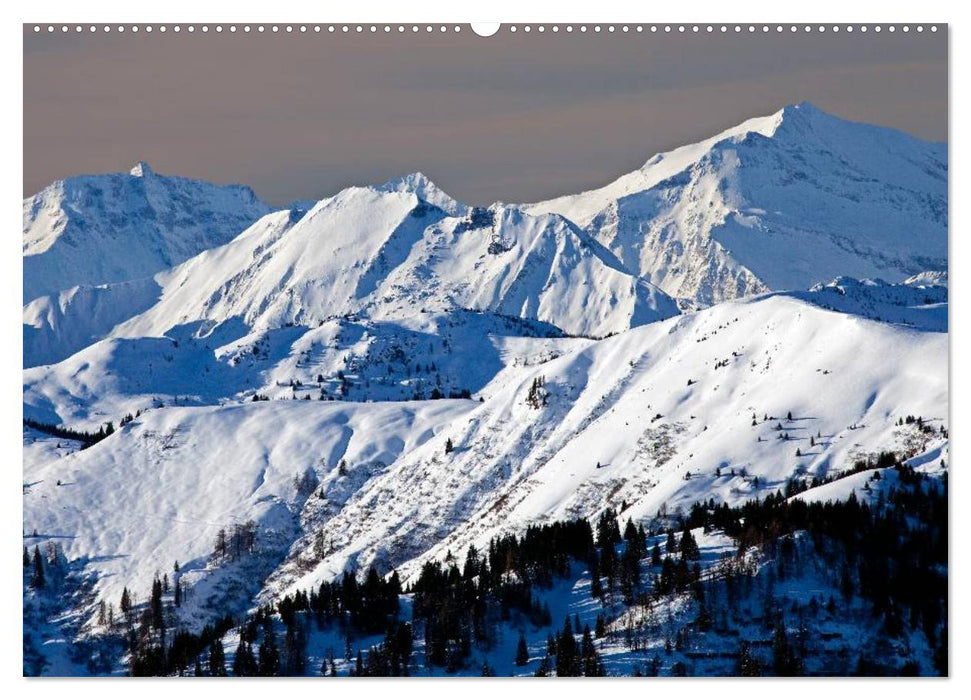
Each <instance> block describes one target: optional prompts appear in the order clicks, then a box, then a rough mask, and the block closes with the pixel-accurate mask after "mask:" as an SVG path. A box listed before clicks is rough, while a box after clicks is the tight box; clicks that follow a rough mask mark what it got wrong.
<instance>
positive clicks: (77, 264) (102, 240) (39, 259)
mask: <svg viewBox="0 0 971 700" xmlns="http://www.w3.org/2000/svg"><path fill="white" fill-rule="evenodd" d="M269 211H270V208H269V207H268V206H266V205H265V204H263V203H262V202H260V201H259V200H258V199H257V198H256V195H255V194H253V191H252V190H251V189H249V188H248V187H244V186H241V185H229V186H225V187H220V186H216V185H212V184H209V183H207V182H201V181H198V180H188V179H185V178H181V177H170V176H166V175H158V174H156V173H155V172H153V171H152V170H151V168H149V166H148V165H147V164H146V163H138V164H137V165H136V166H135V167H134V168H132V170H131V172H130V173H128V174H113V175H80V176H77V177H70V178H67V179H66V180H60V181H58V182H55V183H53V184H51V185H49V186H48V187H45V188H44V189H43V190H41V191H40V192H38V193H37V194H35V195H34V196H32V197H28V198H27V199H25V200H24V230H23V251H24V303H25V304H26V303H28V302H31V301H33V300H34V299H36V298H38V297H40V296H46V295H50V294H58V293H59V292H61V291H63V290H68V289H71V288H72V287H76V286H78V285H85V286H97V285H102V284H107V283H110V282H124V281H128V280H133V279H138V278H142V277H149V276H151V275H153V274H155V273H156V272H159V271H160V270H164V269H166V268H168V267H171V266H173V265H176V264H178V263H181V262H183V261H184V260H187V259H188V258H190V257H192V256H194V255H196V254H198V253H201V252H202V251H203V250H207V249H209V248H212V247H214V246H217V245H221V244H223V243H226V242H227V241H229V240H231V239H232V238H234V237H235V236H236V235H237V234H238V233H239V232H240V231H242V230H243V229H245V228H246V227H247V226H249V225H250V224H251V223H253V222H254V221H255V220H256V219H258V218H260V217H261V216H263V215H264V214H266V213H267V212H269Z"/></svg>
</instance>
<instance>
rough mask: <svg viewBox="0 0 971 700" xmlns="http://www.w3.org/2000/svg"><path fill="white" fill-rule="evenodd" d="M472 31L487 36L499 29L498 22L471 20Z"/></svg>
mask: <svg viewBox="0 0 971 700" xmlns="http://www.w3.org/2000/svg"><path fill="white" fill-rule="evenodd" d="M471 26H472V31H473V32H474V33H475V34H476V35H477V36H484V37H489V36H492V35H493V34H495V33H496V32H498V31H499V27H500V26H502V25H500V24H499V22H473V23H472V25H471Z"/></svg>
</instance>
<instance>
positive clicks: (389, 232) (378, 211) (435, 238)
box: [24, 178, 678, 366]
mask: <svg viewBox="0 0 971 700" xmlns="http://www.w3.org/2000/svg"><path fill="white" fill-rule="evenodd" d="M401 182H402V183H404V184H405V185H407V186H404V185H403V186H401V187H398V186H397V185H388V186H382V187H380V188H359V187H354V188H349V189H347V190H344V191H342V192H340V193H338V194H337V195H335V196H334V197H331V198H328V199H325V200H322V201H321V202H319V203H318V204H317V205H315V206H314V207H313V208H311V209H310V210H309V211H306V212H303V211H299V210H291V211H280V212H274V213H272V214H268V215H266V216H264V217H263V218H261V219H260V220H259V221H257V222H255V223H254V224H253V225H252V226H250V227H249V228H248V229H247V230H246V231H244V232H242V233H241V234H240V235H239V236H238V237H237V238H235V239H234V240H233V241H231V242H229V243H227V244H225V245H223V246H220V247H218V248H214V249H212V250H207V251H204V252H202V253H200V254H199V255H197V256H195V257H193V258H191V259H190V260H188V261H186V262H185V263H183V264H181V265H179V266H177V267H175V268H172V269H170V270H166V271H163V272H160V273H158V274H156V275H155V277H154V281H152V280H146V281H144V282H139V283H137V285H138V288H139V290H143V291H144V294H138V295H134V296H132V297H131V298H130V299H127V300H126V301H124V302H122V303H121V304H115V303H114V302H112V301H109V300H114V299H117V298H119V297H126V298H128V297H129V291H128V288H120V289H118V290H117V291H116V292H115V291H112V290H111V289H110V287H109V288H98V289H96V290H83V291H77V290H76V291H71V292H67V293H62V294H60V295H57V296H56V298H55V297H54V296H52V297H45V298H44V299H43V300H38V301H35V302H33V303H32V304H30V305H28V306H27V307H26V308H25V310H24V324H25V348H26V349H25V364H26V365H27V366H33V365H37V364H42V363H50V362H53V361H57V360H61V359H64V358H66V357H68V356H69V355H70V354H71V353H72V352H75V351H77V350H78V349H79V348H80V347H82V345H81V342H82V341H83V340H87V342H91V341H93V340H96V339H98V338H101V337H105V336H108V335H110V336H114V337H141V336H155V337H157V336H162V335H166V334H168V333H170V332H172V330H173V329H175V328H177V327H179V326H184V325H186V324H190V323H196V324H199V323H201V324H202V326H201V327H200V333H203V334H204V333H208V332H210V331H211V330H212V329H213V328H214V327H218V326H221V325H222V326H224V327H225V326H226V325H227V324H228V325H233V324H235V325H237V326H238V325H240V324H242V326H245V327H246V329H248V331H266V330H268V329H272V328H280V327H282V326H286V325H291V324H296V325H303V326H308V327H310V326H316V325H319V324H321V323H324V322H327V321H331V320H334V319H337V318H340V317H346V316H348V315H352V314H355V315H366V316H367V317H369V318H371V319H374V320H400V319H402V318H407V317H411V316H413V315H415V314H416V313H421V312H424V311H426V310H437V311H455V310H463V309H469V310H474V311H487V312H493V313H497V314H501V315H504V316H513V317H519V318H521V319H523V320H526V321H537V322H540V323H546V324H550V325H552V326H555V327H557V328H559V329H560V330H561V331H563V332H566V333H569V334H571V335H582V336H593V337H602V336H605V335H610V334H612V333H618V332H621V331H624V330H626V329H628V328H631V327H633V326H637V325H642V324H645V323H650V322H652V321H655V320H658V319H662V318H667V317H670V316H673V315H675V314H677V313H678V308H677V306H676V304H675V303H674V301H673V300H672V299H670V298H669V297H667V296H666V295H665V294H664V293H663V292H661V291H660V290H658V289H657V288H656V287H653V286H652V285H650V284H649V283H647V282H645V281H643V280H641V279H638V278H637V277H636V276H634V275H632V274H631V273H630V272H628V271H627V270H626V268H624V266H623V265H622V264H621V263H620V262H619V261H618V260H617V259H616V258H615V257H614V255H613V254H612V253H610V252H609V251H608V250H606V249H605V248H603V246H601V245H600V244H599V243H597V242H596V241H595V240H593V239H591V238H589V237H588V236H587V235H586V234H584V233H583V232H581V231H579V230H578V229H577V228H576V227H575V226H573V224H571V223H570V222H569V221H567V220H566V219H563V218H562V217H559V216H556V215H540V216H530V215H526V214H523V213H522V212H521V211H520V210H518V209H515V208H506V207H501V206H495V207H493V208H491V209H488V210H487V209H467V208H464V207H462V206H461V205H458V204H457V203H453V204H454V206H452V205H450V204H449V202H447V201H445V200H444V198H445V197H446V195H444V194H443V193H441V191H440V190H437V188H435V187H434V185H432V184H431V183H430V182H429V181H427V179H424V178H422V179H421V181H420V182H417V183H416V182H414V181H412V180H407V179H406V180H402V181H401ZM419 192H420V193H422V194H423V195H429V196H431V198H432V199H433V200H434V201H437V202H439V203H441V204H442V205H443V206H446V207H448V208H449V209H452V210H456V211H462V212H464V213H463V214H462V215H461V216H451V215H449V214H447V213H446V211H444V210H443V209H440V208H438V207H437V206H434V205H433V204H431V203H429V202H427V201H425V200H423V199H421V198H419V195H418V193H419ZM449 201H451V200H449ZM133 284H134V283H133ZM153 294H154V295H155V299H151V296H152V295H153ZM75 298H77V299H78V301H77V302H76V303H73V304H72V303H69V302H70V301H71V300H74V299H75ZM81 299H83V300H84V301H81ZM109 304H110V305H111V310H110V311H107V310H106V311H98V312H96V313H94V314H93V315H92V309H93V308H94V307H98V308H102V307H106V306H107V305H109Z"/></svg>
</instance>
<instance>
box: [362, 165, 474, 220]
mask: <svg viewBox="0 0 971 700" xmlns="http://www.w3.org/2000/svg"><path fill="white" fill-rule="evenodd" d="M375 189H376V190H378V191H379V192H410V193H411V194H413V195H415V196H416V197H418V199H421V200H424V201H425V202H428V203H429V204H433V205H435V206H436V207H438V208H439V209H441V210H443V211H445V212H447V213H449V214H451V215H452V216H465V214H466V213H468V207H467V206H466V205H464V204H462V203H461V202H459V201H458V200H456V199H454V198H452V197H451V196H450V195H449V194H447V193H446V192H445V191H444V190H442V188H440V187H439V186H438V185H436V184H435V183H434V182H432V181H431V179H430V178H429V177H428V176H427V175H425V174H424V173H422V172H419V171H417V170H416V171H415V172H413V173H409V174H408V175H402V176H400V177H395V178H392V179H390V180H388V181H387V182H385V183H384V184H383V185H379V186H377V187H376V188H375Z"/></svg>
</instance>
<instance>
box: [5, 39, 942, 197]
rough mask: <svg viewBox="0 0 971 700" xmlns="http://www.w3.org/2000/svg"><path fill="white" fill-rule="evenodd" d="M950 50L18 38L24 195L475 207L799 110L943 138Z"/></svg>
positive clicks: (824, 42) (564, 184)
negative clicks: (142, 174)
mask: <svg viewBox="0 0 971 700" xmlns="http://www.w3.org/2000/svg"><path fill="white" fill-rule="evenodd" d="M947 79H948V77H947V36H946V31H940V32H937V33H936V34H931V33H930V32H924V33H922V34H917V33H916V32H911V33H909V34H903V33H901V32H897V33H896V34H893V35H891V34H886V33H884V34H880V35H877V34H873V33H870V34H866V35H863V34H860V33H858V32H857V33H854V34H846V33H845V32H844V33H840V34H837V35H834V34H832V33H826V34H819V33H816V32H813V33H809V34H803V33H797V34H795V35H793V34H789V33H785V34H782V35H777V34H775V33H770V34H768V35H763V34H759V33H757V34H755V35H748V34H745V33H743V34H741V35H735V34H733V33H729V34H728V35H720V34H715V35H707V34H699V35H692V34H687V35H681V34H676V33H672V34H648V33H645V34H634V33H630V34H621V33H614V34H605V33H601V34H593V33H587V34H583V35H581V34H579V33H577V32H574V33H573V34H569V35H568V34H566V33H564V32H560V33H558V34H556V35H554V34H552V33H549V32H547V33H545V34H538V33H535V32H533V33H531V34H529V35H526V34H523V33H521V32H520V33H517V34H511V33H509V32H508V31H500V33H499V34H497V35H496V36H493V37H490V38H488V39H486V38H481V37H478V36H475V35H474V34H472V32H471V31H469V30H468V28H467V27H463V31H462V32H461V33H460V34H457V35H456V34H452V33H448V34H439V33H437V32H435V33H432V34H426V33H424V32H421V33H419V34H412V33H410V32H406V33H405V34H402V35H399V34H397V33H392V34H390V35H385V34H383V33H380V32H379V33H378V34H377V35H370V34H367V33H365V34H363V35H361V34H353V33H352V34H350V35H343V34H341V33H335V34H328V33H326V32H323V33H320V34H314V33H312V32H308V33H307V34H299V33H294V34H282V33H281V34H263V35H260V34H255V33H252V34H245V35H244V34H242V33H240V32H238V33H236V34H230V33H228V32H223V33H221V34H216V33H214V32H209V33H208V34H202V33H199V32H197V33H195V34H191V35H190V34H187V33H184V32H183V33H181V34H178V35H176V34H173V33H171V32H169V33H166V34H159V33H158V32H153V33H151V34H146V33H144V32H139V33H138V34H137V35H133V34H131V33H125V34H123V35H118V34H116V33H111V34H109V35H105V34H103V33H101V32H98V33H96V34H87V33H85V34H83V35H80V36H76V35H74V34H72V33H69V34H66V35H62V34H60V33H55V34H53V35H49V34H47V33H42V34H40V35H35V34H34V33H33V32H31V31H29V30H28V29H27V28H25V34H24V194H25V196H26V195H29V194H32V193H34V192H36V191H37V190H39V189H40V188H42V187H43V186H44V185H46V184H48V183H49V182H51V181H53V180H55V179H58V178H62V177H65V176H68V175H73V174H77V173H86V172H112V171H120V170H127V169H128V168H129V167H130V166H131V165H132V164H133V163H134V162H135V161H137V160H146V161H148V162H149V163H151V164H152V166H153V168H154V169H155V170H157V171H159V172H163V173H172V174H179V175H186V176H189V177H198V178H203V179H207V180H212V181H215V182H243V183H245V184H248V185H251V186H252V187H253V188H254V189H255V190H256V191H257V193H258V194H259V195H260V196H261V197H263V198H264V199H266V200H267V201H270V202H273V203H283V202H287V201H290V200H294V199H304V198H318V197H321V196H324V195H327V194H330V193H333V192H335V191H337V190H338V189H340V188H341V187H344V186H346V185H348V184H355V183H369V182H379V181H383V180H385V179H388V178H390V177H393V176H395V175H400V174H404V173H407V172H411V171H415V170H421V171H423V172H425V173H426V174H428V175H429V176H430V177H431V178H432V179H434V180H435V181H436V182H438V184H439V185H440V186H442V187H443V188H444V189H445V190H446V191H448V192H449V193H450V194H452V195H453V196H456V197H458V198H459V199H462V200H464V201H467V202H470V203H474V204H488V203H490V202H492V201H495V200H503V201H531V200H538V199H542V198H546V197H550V196H554V195H557V194H563V193H567V192H575V191H579V190H583V189H588V188H590V187H594V186H598V185H601V184H604V183H605V182H608V181H609V180H611V179H613V178H615V177H616V176H618V175H620V174H622V173H624V172H626V171H629V170H632V169H634V168H636V167H639V166H640V165H641V164H643V162H644V161H646V160H647V159H648V158H649V157H650V156H651V155H653V154H654V153H656V152H658V151H662V150H666V149H669V148H672V147H674V146H677V145H681V144H683V143H686V142H690V141H696V140H699V139H701V138H704V137H707V136H710V135H712V134H713V133H715V132H717V131H719V130H721V129H724V128H726V127H728V126H731V125H733V124H736V123H738V122H740V121H742V120H744V119H746V118H748V117H752V116H757V115H761V114H768V113H771V112H773V111H775V110H777V109H778V108H780V107H781V106H783V105H784V104H787V103H792V102H800V101H803V100H809V101H811V102H814V103H815V104H816V105H817V106H819V107H820V108H822V109H825V110H827V111H830V112H833V113H835V114H837V115H840V116H843V117H846V118H849V119H854V120H859V121H867V122H872V123H876V124H883V125H887V126H892V127H895V128H898V129H902V130H904V131H907V132H909V133H912V134H914V135H917V136H920V137H922V138H926V139H933V140H945V139H946V138H947Z"/></svg>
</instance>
